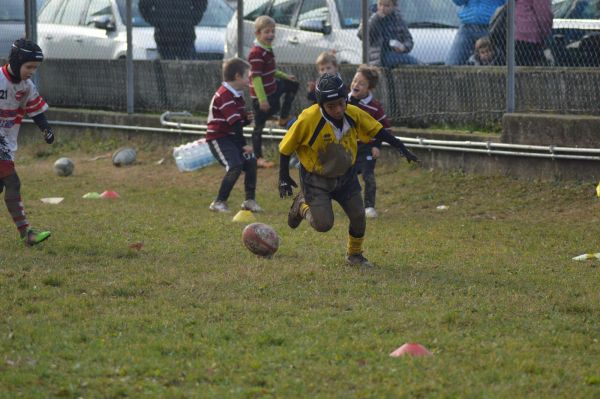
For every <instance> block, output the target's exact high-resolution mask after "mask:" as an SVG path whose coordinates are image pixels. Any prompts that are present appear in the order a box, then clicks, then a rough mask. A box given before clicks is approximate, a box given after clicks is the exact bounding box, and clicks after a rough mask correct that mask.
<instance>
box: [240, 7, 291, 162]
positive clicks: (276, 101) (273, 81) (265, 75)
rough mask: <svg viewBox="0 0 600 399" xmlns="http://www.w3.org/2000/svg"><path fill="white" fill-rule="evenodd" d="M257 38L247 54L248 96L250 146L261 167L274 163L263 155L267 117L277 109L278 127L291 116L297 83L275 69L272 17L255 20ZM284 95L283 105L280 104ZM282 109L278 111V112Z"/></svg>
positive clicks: (264, 16)
mask: <svg viewBox="0 0 600 399" xmlns="http://www.w3.org/2000/svg"><path fill="white" fill-rule="evenodd" d="M254 31H255V35H256V40H255V41H254V45H253V46H252V48H251V49H250V53H249V54H248V61H249V62H250V66H251V67H250V77H251V79H252V80H251V82H250V96H251V97H252V108H253V110H254V131H253V132H252V147H253V149H254V153H255V154H256V158H257V164H258V167H260V168H271V167H273V162H270V161H267V160H266V159H264V158H263V153H262V133H263V129H264V128H265V123H266V122H267V120H268V119H269V118H270V117H271V116H273V115H275V114H276V113H277V112H279V122H278V124H279V126H281V127H285V126H287V124H288V122H289V121H290V119H291V118H292V116H291V115H290V111H291V108H292V101H294V98H295V97H296V93H297V92H298V87H299V83H298V81H297V80H296V77H295V76H294V75H289V74H286V73H284V72H282V71H280V70H278V69H277V66H276V64H275V55H274V54H273V48H272V47H271V45H272V44H273V40H274V39H275V20H274V19H273V18H271V17H269V16H266V15H262V16H260V17H258V18H256V20H255V21H254ZM282 96H283V104H281V103H280V100H281V97H282ZM280 109H281V111H280Z"/></svg>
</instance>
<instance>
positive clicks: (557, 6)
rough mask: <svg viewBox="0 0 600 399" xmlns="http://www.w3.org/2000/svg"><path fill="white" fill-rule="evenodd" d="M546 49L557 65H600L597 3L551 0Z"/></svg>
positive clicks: (599, 32)
mask: <svg viewBox="0 0 600 399" xmlns="http://www.w3.org/2000/svg"><path fill="white" fill-rule="evenodd" d="M552 11H553V13H554V22H553V29H552V40H550V49H551V53H552V58H553V60H552V61H553V63H554V65H557V66H595V67H597V66H600V2H599V1H598V0H553V1H552Z"/></svg>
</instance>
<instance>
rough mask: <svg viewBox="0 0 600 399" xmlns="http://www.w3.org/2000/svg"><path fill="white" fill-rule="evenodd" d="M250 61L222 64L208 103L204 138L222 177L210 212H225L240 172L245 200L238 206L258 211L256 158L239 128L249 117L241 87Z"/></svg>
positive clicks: (245, 123) (246, 79) (250, 116)
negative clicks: (221, 169)
mask: <svg viewBox="0 0 600 399" xmlns="http://www.w3.org/2000/svg"><path fill="white" fill-rule="evenodd" d="M249 69H250V64H248V63H247V62H246V61H244V60H242V59H240V58H231V59H229V60H227V61H225V62H224V63H223V83H222V84H221V86H220V87H219V88H218V89H217V91H216V93H215V95H214V96H213V98H212V101H211V102H210V108H209V110H208V121H207V129H206V141H207V142H208V146H209V148H210V150H211V152H212V153H213V155H214V156H215V158H217V160H218V161H219V163H220V164H221V165H223V166H225V171H226V172H225V176H223V180H222V181H221V187H220V188H219V193H218V194H217V198H216V199H215V200H214V201H213V202H212V203H211V204H210V206H209V209H210V210H211V211H214V212H229V207H228V206H227V199H228V198H229V194H230V193H231V190H233V186H234V185H235V182H236V181H237V179H238V178H239V177H240V174H241V173H242V171H243V172H244V173H245V175H244V189H245V191H246V199H245V201H244V202H242V209H245V210H249V211H252V212H260V211H262V208H261V207H260V206H259V205H258V204H257V203H256V199H255V195H256V157H255V156H254V153H253V152H252V147H250V146H249V145H247V144H246V139H245V138H244V133H243V128H244V126H246V125H248V124H249V123H250V122H251V120H252V114H247V113H246V110H245V106H246V103H245V101H244V97H243V94H244V93H243V92H242V90H243V89H244V88H247V87H248V84H249V77H248V70H249Z"/></svg>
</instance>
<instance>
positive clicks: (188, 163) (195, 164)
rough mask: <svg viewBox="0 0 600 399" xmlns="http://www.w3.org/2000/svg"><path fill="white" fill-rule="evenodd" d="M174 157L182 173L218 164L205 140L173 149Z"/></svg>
mask: <svg viewBox="0 0 600 399" xmlns="http://www.w3.org/2000/svg"><path fill="white" fill-rule="evenodd" d="M173 157H174V158H175V164H177V168H178V169H179V170H180V171H181V172H191V171H193V170H197V169H200V168H203V167H205V166H208V165H212V164H213V163H215V162H216V159H215V157H214V156H213V154H212V152H210V148H209V147H208V143H207V142H206V140H205V139H200V140H196V141H192V142H191V143H186V144H183V145H180V146H179V147H175V148H174V149H173Z"/></svg>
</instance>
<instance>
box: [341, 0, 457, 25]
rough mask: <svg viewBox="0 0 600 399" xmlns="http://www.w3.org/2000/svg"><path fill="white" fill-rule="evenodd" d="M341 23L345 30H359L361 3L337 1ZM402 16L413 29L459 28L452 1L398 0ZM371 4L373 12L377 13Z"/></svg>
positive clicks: (346, 0)
mask: <svg viewBox="0 0 600 399" xmlns="http://www.w3.org/2000/svg"><path fill="white" fill-rule="evenodd" d="M336 3H337V6H338V10H339V14H340V22H341V25H342V27H343V28H347V29H349V28H358V25H359V24H360V20H361V2H360V1H356V0H336ZM398 7H399V8H400V12H401V13H402V16H403V17H404V19H405V20H406V22H407V23H408V26H409V27H413V28H417V27H419V28H439V27H452V28H455V27H458V25H459V20H458V16H457V15H456V11H457V8H456V6H455V5H454V4H453V3H452V2H451V1H440V0H398ZM375 9H376V6H375V2H371V11H375Z"/></svg>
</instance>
